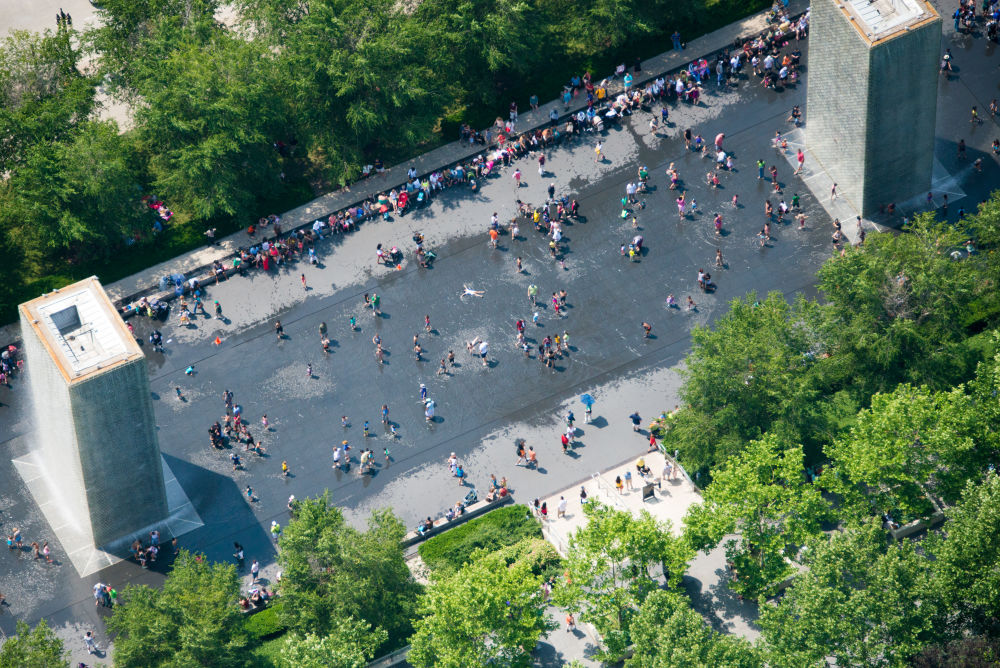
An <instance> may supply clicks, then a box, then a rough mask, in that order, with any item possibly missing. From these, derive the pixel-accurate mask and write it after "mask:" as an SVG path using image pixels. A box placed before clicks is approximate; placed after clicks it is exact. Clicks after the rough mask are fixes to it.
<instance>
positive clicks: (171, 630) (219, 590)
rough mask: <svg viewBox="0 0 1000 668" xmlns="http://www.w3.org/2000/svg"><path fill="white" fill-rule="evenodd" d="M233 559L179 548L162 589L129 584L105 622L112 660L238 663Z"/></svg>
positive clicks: (241, 633)
mask: <svg viewBox="0 0 1000 668" xmlns="http://www.w3.org/2000/svg"><path fill="white" fill-rule="evenodd" d="M239 597H240V578H239V576H238V575H237V574H236V567H235V566H233V565H232V564H212V563H209V562H208V561H207V560H206V559H204V557H201V556H196V555H193V554H191V553H189V552H187V551H186V550H181V553H180V556H178V557H177V560H176V561H175V562H174V566H173V570H172V571H171V572H170V574H169V575H168V576H167V579H166V581H165V582H164V584H163V588H162V589H159V588H153V587H148V586H146V585H139V586H137V585H128V586H126V587H125V590H124V591H123V592H122V594H121V596H120V598H119V604H118V605H116V606H115V609H114V614H113V615H112V616H111V619H110V620H109V621H108V630H109V631H110V632H111V633H113V634H115V665H116V666H121V667H122V668H129V667H130V666H136V667H139V666H141V667H142V668H154V667H156V666H162V667H164V668H166V667H174V666H178V667H179V666H220V667H221V668H226V667H228V666H232V667H233V668H235V667H236V666H242V665H243V663H244V653H245V649H246V646H247V634H246V631H245V629H244V626H243V624H244V619H243V614H242V613H241V612H240V609H239Z"/></svg>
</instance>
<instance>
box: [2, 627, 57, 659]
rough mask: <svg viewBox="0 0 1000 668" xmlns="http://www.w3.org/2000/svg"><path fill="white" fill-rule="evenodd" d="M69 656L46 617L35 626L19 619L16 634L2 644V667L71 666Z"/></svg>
mask: <svg viewBox="0 0 1000 668" xmlns="http://www.w3.org/2000/svg"><path fill="white" fill-rule="evenodd" d="M68 658H69V653H68V652H66V651H65V650H64V649H63V641H62V639H61V638H60V637H59V636H57V635H56V634H55V633H53V632H52V629H51V628H49V625H48V624H47V623H46V622H45V620H44V619H43V620H41V621H40V622H38V624H37V625H36V626H35V628H31V627H30V626H28V624H27V622H23V621H20V620H18V622H17V630H16V631H15V632H14V635H13V636H10V637H9V638H7V639H6V640H4V642H3V644H2V645H0V668H52V666H69V660H68Z"/></svg>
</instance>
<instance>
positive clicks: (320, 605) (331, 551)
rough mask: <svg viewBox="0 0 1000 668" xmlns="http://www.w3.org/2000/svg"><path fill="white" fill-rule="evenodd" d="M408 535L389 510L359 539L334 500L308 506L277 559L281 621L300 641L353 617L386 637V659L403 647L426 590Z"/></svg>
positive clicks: (300, 511)
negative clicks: (414, 569)
mask: <svg viewBox="0 0 1000 668" xmlns="http://www.w3.org/2000/svg"><path fill="white" fill-rule="evenodd" d="M405 534H406V528H405V527H404V526H403V523H402V522H400V521H399V519H398V518H397V517H396V516H395V515H393V514H392V513H391V512H390V511H388V510H379V511H375V512H373V513H372V515H371V517H369V519H368V527H367V529H366V530H365V531H358V530H357V529H355V528H354V527H352V526H350V525H348V524H347V522H345V520H344V516H343V514H342V513H341V511H340V509H339V508H334V507H331V506H330V502H329V495H328V494H324V495H323V496H322V497H320V498H318V499H305V500H303V501H301V502H300V504H299V507H298V509H297V510H296V513H295V518H294V519H293V520H292V521H291V522H289V524H288V526H287V527H285V531H284V533H283V535H282V538H281V551H280V552H279V553H278V561H279V563H280V564H281V569H282V578H281V587H280V593H281V600H282V604H283V605H282V609H281V613H280V614H281V619H282V621H283V622H284V623H285V624H287V625H288V627H289V628H290V629H291V630H293V631H295V632H296V633H299V634H303V635H306V634H310V633H314V634H316V635H318V636H326V635H328V634H329V633H331V632H332V630H333V628H334V626H335V625H336V624H337V622H338V620H343V619H345V618H348V617H351V618H354V619H355V620H357V621H359V622H364V623H366V624H369V625H371V626H372V627H375V628H380V629H383V630H384V631H385V632H386V633H387V638H388V644H387V645H384V646H382V647H380V651H381V652H385V651H389V650H392V649H396V648H398V647H401V646H402V645H403V644H405V639H406V638H407V637H408V636H409V635H410V632H411V630H412V626H411V625H412V620H413V609H414V606H415V605H416V599H417V595H418V594H419V593H420V590H421V587H420V585H418V584H417V583H416V582H415V581H414V580H413V576H412V575H411V574H410V571H409V569H408V568H407V566H406V562H405V561H404V559H403V547H402V539H403V536H404V535H405Z"/></svg>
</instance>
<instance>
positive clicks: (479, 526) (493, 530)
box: [418, 505, 542, 571]
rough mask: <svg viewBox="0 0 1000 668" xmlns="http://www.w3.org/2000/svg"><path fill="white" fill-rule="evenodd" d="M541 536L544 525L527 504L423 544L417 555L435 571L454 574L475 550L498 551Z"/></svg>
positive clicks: (496, 512) (494, 513) (491, 514)
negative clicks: (533, 515)
mask: <svg viewBox="0 0 1000 668" xmlns="http://www.w3.org/2000/svg"><path fill="white" fill-rule="evenodd" d="M541 537H542V529H541V525H539V523H538V520H536V519H535V518H534V517H532V514H531V510H530V509H529V508H528V507H527V506H524V505H513V506H505V507H503V508H497V509H496V510H492V511H490V512H488V513H486V514H485V515H483V516H482V517H477V518H476V519H474V520H470V521H469V522H466V523H465V524H462V525H460V526H457V527H455V528H454V529H449V530H448V531H445V532H444V533H442V534H439V535H437V536H434V537H433V538H430V539H428V540H427V541H426V542H425V543H423V544H422V545H421V546H420V547H419V548H418V552H419V553H420V557H421V558H422V559H423V560H424V563H426V564H427V567H428V568H430V569H431V570H432V571H454V570H458V569H459V568H461V567H462V565H463V564H465V563H466V562H468V561H469V558H470V557H471V556H472V553H473V552H475V551H476V550H480V549H483V550H489V551H494V550H499V549H501V548H505V547H508V546H511V545H514V544H516V543H520V542H521V541H522V540H524V539H525V538H538V539H540V538H541Z"/></svg>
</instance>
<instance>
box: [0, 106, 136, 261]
mask: <svg viewBox="0 0 1000 668" xmlns="http://www.w3.org/2000/svg"><path fill="white" fill-rule="evenodd" d="M138 170H139V167H138V157H137V155H136V152H135V150H134V148H133V147H132V145H131V143H130V140H129V138H128V137H125V136H122V135H120V134H119V133H118V126H117V125H116V124H115V123H114V122H113V121H87V122H85V123H82V124H81V125H80V126H79V127H78V128H77V130H76V132H75V133H74V134H73V135H71V136H69V137H66V138H65V141H62V142H56V143H50V144H45V145H36V146H33V147H31V148H30V149H29V150H28V151H27V153H26V155H25V157H24V160H23V162H22V163H21V165H19V167H18V169H17V170H16V171H15V172H14V173H13V174H12V176H11V178H10V179H9V180H8V181H6V182H2V183H0V227H3V228H5V229H7V230H8V234H10V235H12V236H14V237H15V238H16V239H17V240H18V245H19V247H20V249H21V251H22V252H23V254H24V255H23V259H24V260H25V261H27V262H28V263H30V264H31V266H32V267H34V268H35V269H36V270H40V271H45V267H46V266H47V263H49V262H51V261H53V260H54V259H56V258H58V257H60V256H63V257H65V256H66V255H67V254H70V256H71V257H72V259H73V261H75V262H79V261H86V260H92V259H95V258H107V257H109V256H110V253H111V251H112V250H113V249H117V248H119V247H121V246H122V245H123V243H125V242H126V241H127V240H132V239H133V238H134V237H135V236H136V235H141V234H143V233H146V234H148V233H149V232H150V231H151V224H152V219H151V217H150V214H149V213H148V210H145V208H144V207H143V206H142V202H141V196H142V191H141V188H140V187H139V184H140V182H141V179H140V176H139V174H138Z"/></svg>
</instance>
